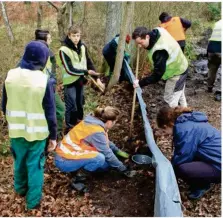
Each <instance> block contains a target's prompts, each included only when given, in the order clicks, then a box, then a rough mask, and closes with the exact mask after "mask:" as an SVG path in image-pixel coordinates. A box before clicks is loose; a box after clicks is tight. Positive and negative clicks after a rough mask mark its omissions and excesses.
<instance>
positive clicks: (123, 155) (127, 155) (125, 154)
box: [116, 150, 129, 158]
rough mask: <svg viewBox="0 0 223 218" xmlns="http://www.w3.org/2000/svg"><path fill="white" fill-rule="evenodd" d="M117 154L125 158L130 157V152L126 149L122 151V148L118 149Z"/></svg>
mask: <svg viewBox="0 0 223 218" xmlns="http://www.w3.org/2000/svg"><path fill="white" fill-rule="evenodd" d="M116 154H117V155H118V156H120V157H123V158H129V154H128V153H126V152H125V151H122V150H118V151H117V152H116Z"/></svg>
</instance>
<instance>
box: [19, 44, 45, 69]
mask: <svg viewBox="0 0 223 218" xmlns="http://www.w3.org/2000/svg"><path fill="white" fill-rule="evenodd" d="M48 57H49V49H48V47H47V46H46V45H45V44H44V43H42V42H40V41H31V42H30V43H28V44H27V46H26V48H25V52H24V55H23V58H22V61H21V64H20V67H21V68H25V69H29V70H43V69H44V67H45V65H46V62H47V60H48Z"/></svg>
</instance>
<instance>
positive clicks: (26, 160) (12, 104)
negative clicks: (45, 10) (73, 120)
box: [2, 41, 57, 209]
mask: <svg viewBox="0 0 223 218" xmlns="http://www.w3.org/2000/svg"><path fill="white" fill-rule="evenodd" d="M48 57H49V49H48V47H47V46H46V45H45V44H43V43H42V42H39V41H31V42H30V43H28V45H27V46H26V48H25V52H24V55H23V57H22V60H21V63H20V66H19V67H17V68H15V69H12V70H10V71H9V72H8V74H7V77H6V80H5V83H4V87H3V98H2V110H3V113H4V114H5V115H6V120H7V122H8V130H9V137H10V144H11V145H10V146H11V147H10V148H11V151H12V154H13V157H14V189H15V192H16V193H17V194H19V195H21V196H26V205H27V209H34V208H37V207H39V205H40V201H41V198H42V188H43V183H44V164H45V152H44V151H45V146H46V139H47V138H48V137H49V147H48V151H52V150H54V148H55V147H56V129H57V124H56V116H55V115H56V111H55V102H54V88H53V83H52V81H51V80H48V76H47V75H46V74H44V73H43V72H42V70H43V69H44V68H45V65H46V62H47V60H48Z"/></svg>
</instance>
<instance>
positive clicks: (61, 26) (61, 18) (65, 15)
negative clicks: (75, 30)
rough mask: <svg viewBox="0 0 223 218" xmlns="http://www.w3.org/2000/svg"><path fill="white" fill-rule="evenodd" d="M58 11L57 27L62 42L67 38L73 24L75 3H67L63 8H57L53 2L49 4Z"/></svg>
mask: <svg viewBox="0 0 223 218" xmlns="http://www.w3.org/2000/svg"><path fill="white" fill-rule="evenodd" d="M48 3H49V4H50V5H51V6H53V7H54V8H55V9H56V11H57V25H58V32H59V37H60V40H61V41H62V40H63V39H64V38H65V36H66V32H67V29H68V28H69V27H70V26H71V25H72V24H73V3H74V2H65V3H64V4H63V5H62V6H61V7H58V6H56V5H55V4H53V3H52V2H48Z"/></svg>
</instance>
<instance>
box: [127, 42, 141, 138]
mask: <svg viewBox="0 0 223 218" xmlns="http://www.w3.org/2000/svg"><path fill="white" fill-rule="evenodd" d="M138 74H139V46H138V47H137V61H136V79H137V78H138ZM135 104H136V89H134V94H133V100H132V113H131V121H130V131H129V138H132V128H133V119H134V114H135Z"/></svg>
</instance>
